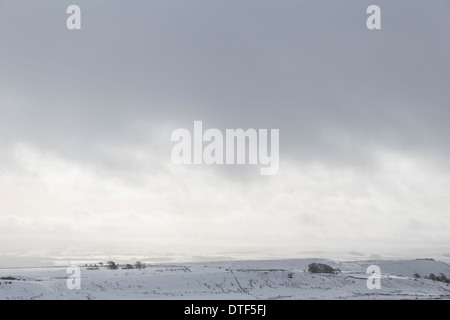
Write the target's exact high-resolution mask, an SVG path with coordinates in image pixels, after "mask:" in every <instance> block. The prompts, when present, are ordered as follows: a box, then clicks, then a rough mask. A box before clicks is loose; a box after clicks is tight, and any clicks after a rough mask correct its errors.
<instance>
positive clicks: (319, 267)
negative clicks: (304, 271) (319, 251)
mask: <svg viewBox="0 0 450 320" xmlns="http://www.w3.org/2000/svg"><path fill="white" fill-rule="evenodd" d="M308 271H309V272H311V273H332V274H335V273H338V272H339V269H334V268H333V267H331V266H329V265H327V264H324V263H311V264H309V265H308Z"/></svg>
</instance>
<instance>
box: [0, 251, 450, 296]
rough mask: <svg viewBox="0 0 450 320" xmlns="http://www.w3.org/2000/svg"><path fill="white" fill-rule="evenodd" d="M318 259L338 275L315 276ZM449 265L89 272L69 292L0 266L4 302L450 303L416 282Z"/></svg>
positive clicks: (56, 270)
mask: <svg viewBox="0 0 450 320" xmlns="http://www.w3.org/2000/svg"><path fill="white" fill-rule="evenodd" d="M311 262H321V263H327V264H329V265H331V266H333V267H337V268H339V269H341V270H342V272H341V273H339V274H311V273H309V272H308V271H307V269H308V264H310V263H311ZM369 265H378V266H379V267H380V269H381V273H382V278H381V289H379V290H376V289H374V290H369V289H368V288H367V286H366V282H367V278H368V276H369V275H368V274H366V269H367V267H368V266H369ZM415 273H418V274H420V275H421V276H422V277H423V276H425V275H429V274H430V273H434V274H436V275H439V274H440V273H443V274H445V275H447V277H449V278H450V266H449V265H447V264H446V263H444V262H440V261H430V260H380V261H330V260H319V259H292V260H268V261H232V262H209V263H208V262H203V263H187V264H171V265H162V264H159V265H147V268H146V269H143V270H136V269H134V270H124V269H119V270H108V269H106V268H100V269H99V270H88V269H87V268H85V267H81V289H80V290H76V289H75V290H69V289H68V288H67V285H66V282H67V277H68V276H69V274H67V273H66V268H63V267H50V268H24V269H0V299H2V300H4V299H450V285H449V284H446V283H443V282H434V281H432V280H426V279H414V278H413V275H414V274H415Z"/></svg>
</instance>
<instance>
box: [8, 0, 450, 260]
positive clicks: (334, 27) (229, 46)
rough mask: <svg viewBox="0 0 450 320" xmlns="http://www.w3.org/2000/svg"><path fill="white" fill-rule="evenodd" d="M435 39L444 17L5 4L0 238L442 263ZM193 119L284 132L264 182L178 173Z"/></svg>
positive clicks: (255, 173)
mask: <svg viewBox="0 0 450 320" xmlns="http://www.w3.org/2000/svg"><path fill="white" fill-rule="evenodd" d="M71 4H77V5H79V6H80V7H81V11H82V13H81V14H82V29H81V30H79V31H69V30H68V29H67V28H66V19H67V17H68V15H67V14H66V8H67V7H68V6H69V5H71ZM371 4H377V5H379V6H380V7H381V12H382V30H375V31H370V30H368V29H367V27H366V19H367V17H368V15H367V14H366V9H367V7H368V6H369V5H371ZM449 39H450V2H449V1H446V0H440V1H439V0H433V1H411V0H408V1H406V0H397V1H382V0H377V1H359V0H353V1H350V0H348V1H332V0H328V1H299V0H295V1H294V0H292V1H291V0H276V1H275V0H270V1H269V0H246V1H242V0H226V1H225V0H219V1H210V0H189V1H186V0H176V1H175V0H152V1H147V0H145V1H138V0H133V1H110V0H108V1H106V0H96V1H83V0H77V1H50V0H45V1H44V0H43V1H31V0H21V1H14V0H3V1H2V0H0V46H1V47H0V112H1V117H0V163H1V166H0V239H2V241H6V242H7V243H10V244H11V246H13V245H20V244H24V246H25V247H26V248H28V249H30V250H31V249H33V248H34V247H33V246H37V244H38V243H44V242H45V243H47V244H48V243H50V245H49V246H50V247H51V243H54V244H55V246H56V245H61V244H64V243H66V242H67V243H69V242H73V241H80V242H84V243H88V244H90V245H92V247H95V246H96V244H98V243H104V242H111V243H112V242H114V243H118V244H120V243H124V242H126V241H127V242H131V243H135V244H137V245H138V246H142V247H143V248H156V247H157V248H160V247H167V248H169V249H171V250H179V251H182V250H186V249H187V248H188V249H189V250H190V251H193V252H195V251H196V250H197V248H198V251H200V250H201V249H200V248H201V247H202V246H204V245H205V244H207V245H209V246H212V247H217V248H227V247H240V248H250V247H256V246H260V247H279V248H287V247H295V248H296V250H299V251H301V250H312V249H318V248H320V249H345V250H347V249H352V248H358V249H371V248H388V247H393V246H395V247H406V248H415V247H417V246H422V247H437V246H446V245H448V244H449V243H450V232H449V230H450V197H449V190H450V167H449V165H448V157H449V156H450V153H449V150H450V138H449V137H450V126H449V118H450V90H449V85H450V41H449ZM194 120H202V121H203V126H204V128H205V129H206V128H218V129H220V130H225V129H226V128H244V129H248V128H256V129H259V128H265V129H275V128H276V129H280V169H279V172H278V174H277V175H275V176H260V175H259V167H258V166H226V167H225V166H206V165H203V166H176V165H174V164H173V163H172V161H171V158H170V153H171V149H172V147H173V146H174V144H173V143H172V142H171V141H170V137H171V132H172V131H173V130H174V129H177V128H180V127H183V128H187V129H189V130H192V128H193V122H194ZM25 244H26V245H25Z"/></svg>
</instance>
